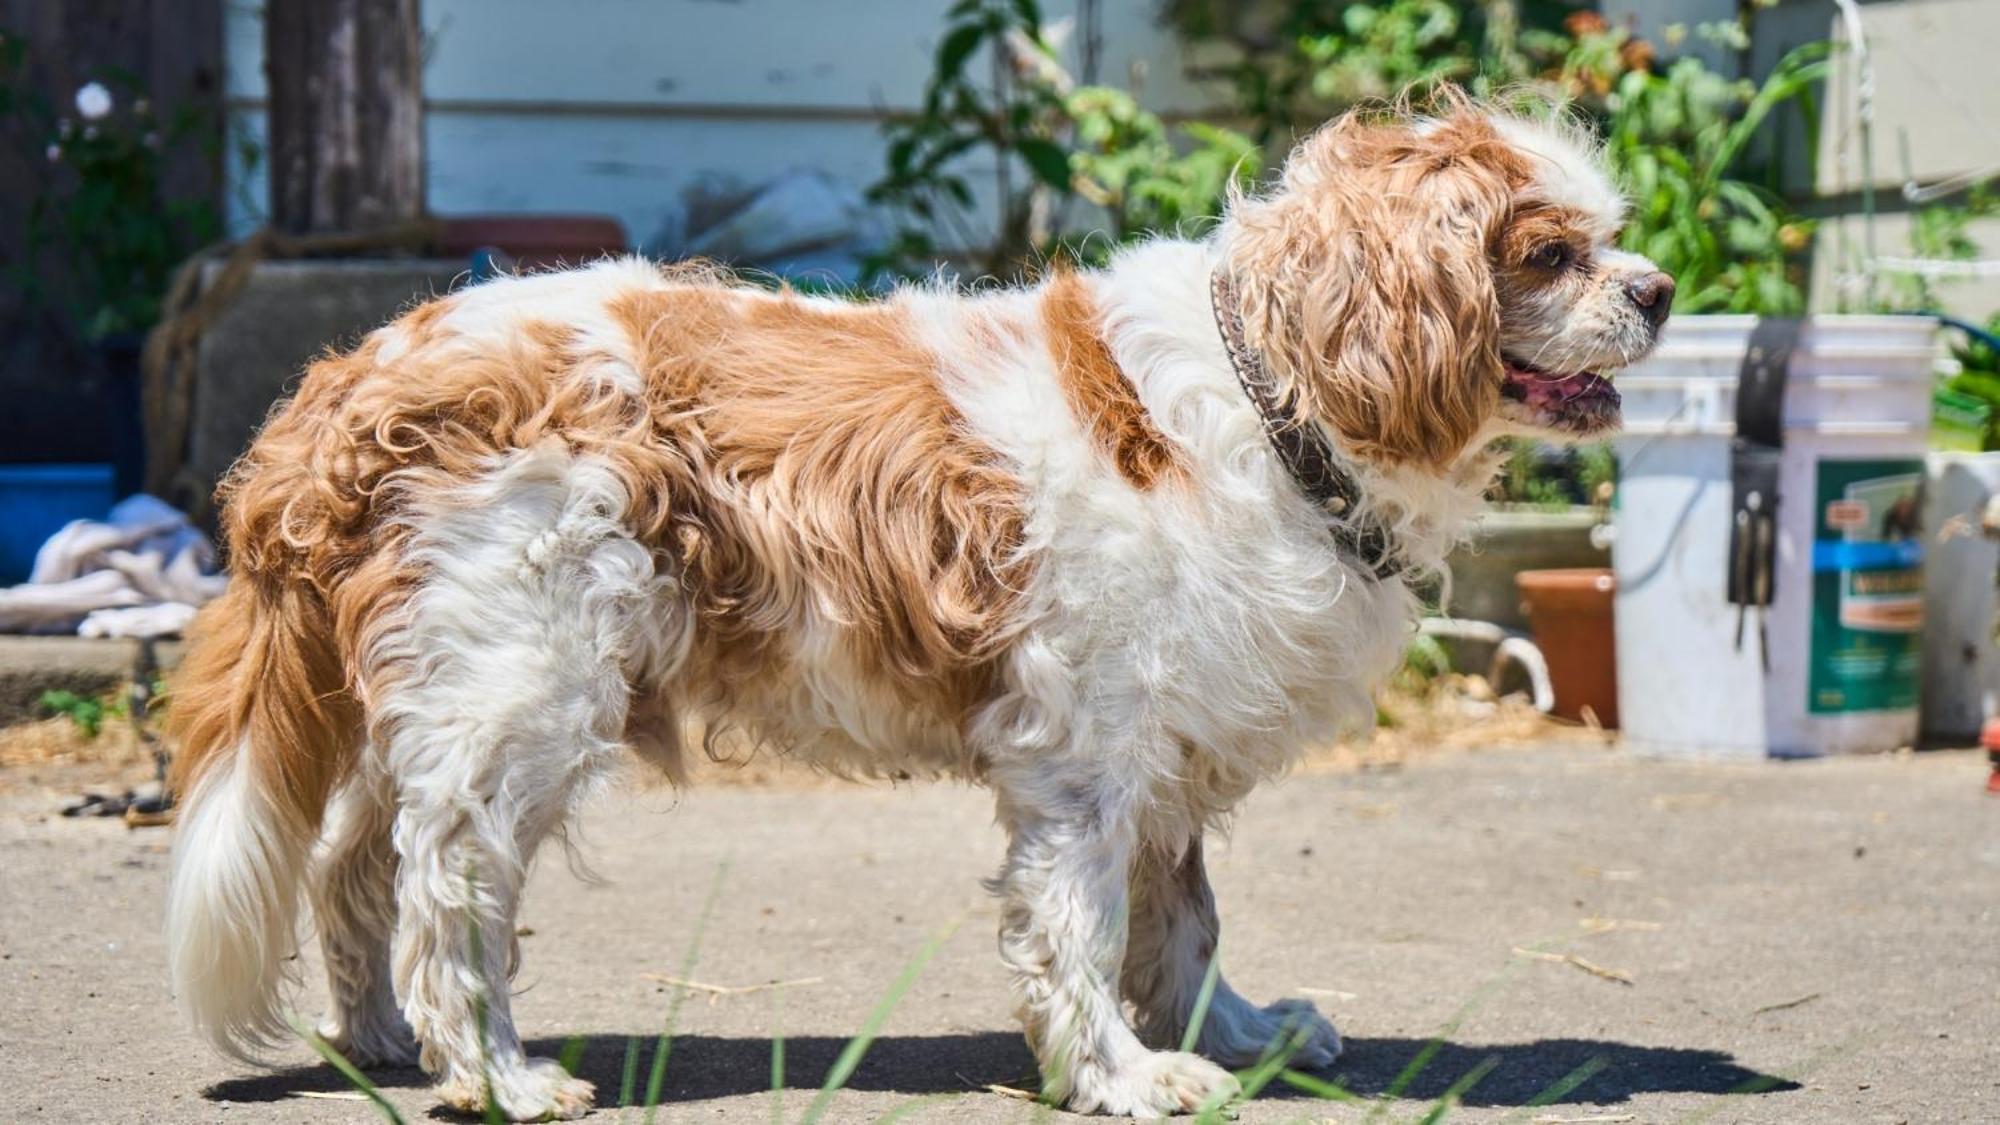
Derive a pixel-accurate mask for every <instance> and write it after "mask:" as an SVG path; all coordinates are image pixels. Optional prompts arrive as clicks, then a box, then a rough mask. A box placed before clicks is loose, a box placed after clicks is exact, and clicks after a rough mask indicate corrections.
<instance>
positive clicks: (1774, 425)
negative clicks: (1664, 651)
mask: <svg viewBox="0 0 2000 1125" xmlns="http://www.w3.org/2000/svg"><path fill="white" fill-rule="evenodd" d="M1803 323H1804V322H1803V321H1801V320H1798V319H1797V318H1793V317H1771V318H1768V319H1763V320H1759V321H1758V322H1757V326H1756V328H1754V329H1752V330H1751V332H1750V346H1749V347H1748V349H1746V350H1745V351H1744V353H1743V366H1742V367H1741V369H1740V370H1738V372H1737V376H1736V436H1735V438H1733V439H1732V440H1731V441H1730V443H1729V485H1730V496H1731V500H1730V525H1729V567H1728V594H1729V602H1730V604H1731V605H1734V606H1737V607H1738V610H1737V617H1736V647H1737V648H1738V649H1741V648H1742V647H1743V627H1744V621H1745V617H1746V616H1747V611H1748V610H1749V609H1750V608H1751V607H1753V606H1754V607H1756V608H1758V609H1762V608H1764V607H1766V606H1768V605H1770V604H1771V599H1772V598H1774V597H1776V596H1777V586H1778V582H1777V578H1778V568H1777V558H1778V478H1779V475H1780V473H1781V471H1782V463H1783V459H1784V447H1785V384H1786V382H1787V380H1788V378H1789V376H1790V374H1791V365H1792V353H1793V352H1794V351H1796V350H1797V348H1798V343H1799V329H1800V327H1801V325H1802V324H1803ZM1763 651H1764V659H1765V661H1766V663H1767V664H1768V662H1769V660H1770V650H1769V648H1768V646H1766V647H1764V650H1763Z"/></svg>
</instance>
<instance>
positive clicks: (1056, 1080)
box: [995, 779, 1237, 1117]
mask: <svg viewBox="0 0 2000 1125" xmlns="http://www.w3.org/2000/svg"><path fill="white" fill-rule="evenodd" d="M1036 780H1039V781H1040V782H1041V784H1040V785H1037V786H1034V788H1035V789H1036V790H1038V791H1037V792H1035V793H1033V794H1028V793H1025V792H1021V791H1015V792H1011V793H1010V792H1009V791H1008V787H1007V786H1006V785H1005V784H1004V782H1003V783H1002V786H1001V802H1000V803H1001V819H1002V821H1003V823H1005V825H1006V827H1007V829H1008V830H1009V832H1010V833H1011V835H1012V840H1011V842H1010V844H1009V846H1008V850H1007V865H1006V867H1005V869H1004V870H1002V871H1001V873H1000V877H999V879H998V880H996V881H995V882H996V889H997V890H998V891H999V893H1000V895H1001V897H1002V899H1003V900H1004V901H1003V905H1002V910H1001V924H1000V926H1001V928H1000V955H1001V957H1002V959H1004V960H1005V961H1006V963H1007V966H1008V968H1009V969H1011V970H1012V971H1013V976H1014V988H1015V992H1016V993H1017V995H1018V996H1019V998H1020V1001H1021V1018H1022V1022H1023V1023H1024V1024H1025V1026H1026V1029H1027V1033H1028V1045H1029V1047H1030V1048H1031V1049H1032V1050H1033V1051H1034V1052H1035V1059H1036V1061H1037V1062H1038V1063H1039V1064H1040V1065H1041V1070H1042V1087H1043V1090H1044V1092H1045V1093H1046V1094H1047V1095H1048V1096H1049V1097H1050V1099H1051V1100H1053V1101H1056V1102H1058V1103H1061V1104H1066V1105H1067V1106H1068V1107H1069V1108H1070V1109H1073V1110H1076V1111H1078V1112H1085V1113H1089V1112H1096V1113H1112V1114H1126V1115H1130V1116H1134V1117H1159V1116H1162V1115H1165V1114H1171V1113H1186V1112H1190V1111H1193V1110H1195V1109H1198V1108H1200V1107H1201V1106H1202V1105H1203V1104H1204V1103H1205V1102H1210V1101H1213V1102H1217V1103H1219V1102H1221V1101H1222V1100H1223V1099H1224V1098H1226V1097H1227V1096H1229V1095H1230V1094H1232V1093H1234V1092H1235V1090H1236V1087H1237V1082H1236V1079H1235V1077H1234V1076H1233V1075H1231V1074H1230V1073H1229V1072H1228V1071H1226V1070H1223V1069H1222V1068H1221V1067H1219V1066H1216V1065H1215V1064H1214V1063H1212V1062H1209V1061H1208V1060H1206V1059H1203V1058H1200V1057H1199V1056H1196V1055H1191V1054H1181V1053H1177V1052H1154V1051H1150V1050H1148V1049H1147V1048H1146V1047H1145V1045H1144V1044H1142V1043H1141V1042H1140V1041H1139V1038H1138V1036H1137V1035H1135V1034H1133V1032H1132V1029H1131V1027H1130V1026H1128V1025H1127V1024H1126V1022H1125V1015H1124V1012H1123V1011H1122V1009H1121V1004H1120V1001H1119V994H1118V971H1119V966H1120V963H1121V962H1122V961H1123V959H1124V956H1125V933H1126V906H1127V885H1128V878H1129V869H1130V865H1131V862H1132V859H1133V856H1134V852H1135V849H1134V840H1135V837H1136V824H1135V816H1134V810H1132V809H1130V808H1125V807H1115V806H1116V804H1117V801H1116V798H1113V797H1110V796H1108V795H1107V794H1103V793H1099V792H1095V791H1093V790H1094V789H1095V787H1090V786H1083V787H1075V786H1064V787H1063V791H1062V795H1060V796H1058V795H1056V794H1052V793H1050V792H1049V791H1048V790H1049V789H1051V788H1054V787H1052V786H1050V785H1049V784H1048V781H1047V779H1036ZM1024 784H1031V783H1024ZM1052 806H1053V807H1052Z"/></svg>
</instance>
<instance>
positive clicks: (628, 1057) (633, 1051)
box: [618, 1035, 639, 1109]
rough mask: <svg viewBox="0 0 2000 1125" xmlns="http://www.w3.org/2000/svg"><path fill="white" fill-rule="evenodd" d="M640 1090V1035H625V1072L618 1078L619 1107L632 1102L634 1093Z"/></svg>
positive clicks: (621, 1107)
mask: <svg viewBox="0 0 2000 1125" xmlns="http://www.w3.org/2000/svg"><path fill="white" fill-rule="evenodd" d="M638 1091H639V1037H638V1036H636V1035H628V1036H626V1037H625V1073H624V1074H623V1075H621V1076H620V1077H619V1079H618V1107H619V1108H620V1109H623V1108H625V1107H626V1106H628V1105H631V1104H632V1095H633V1094H635V1093H637V1092H638Z"/></svg>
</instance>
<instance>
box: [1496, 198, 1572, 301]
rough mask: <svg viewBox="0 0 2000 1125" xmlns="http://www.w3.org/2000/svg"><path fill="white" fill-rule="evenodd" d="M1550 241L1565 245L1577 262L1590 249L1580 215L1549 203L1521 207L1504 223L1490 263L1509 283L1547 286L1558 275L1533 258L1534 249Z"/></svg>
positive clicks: (1557, 277)
mask: <svg viewBox="0 0 2000 1125" xmlns="http://www.w3.org/2000/svg"><path fill="white" fill-rule="evenodd" d="M1551 242H1560V243H1563V244H1564V245H1567V246H1568V247H1569V248H1570V250H1571V252H1572V253H1574V254H1575V255H1577V260H1578V261H1581V260H1582V256H1583V254H1584V253H1585V252H1586V251H1588V250H1589V247H1590V236H1589V231H1588V225H1587V223H1586V221H1585V219H1584V218H1583V216H1580V215H1578V214H1577V213H1576V212H1575V211H1573V210H1571V209H1570V208H1567V207H1558V206H1554V205H1552V204H1537V205H1533V206H1529V207H1523V208H1522V209H1520V210H1519V211H1516V212H1515V213H1514V214H1513V216H1512V217H1511V218H1509V219H1508V220H1507V226H1506V228H1505V229H1504V230H1503V231H1502V232H1501V235H1500V245H1499V248H1498V250H1497V251H1496V252H1495V254H1494V260H1495V261H1496V262H1497V263H1498V265H1499V268H1500V271H1501V273H1502V274H1503V275H1505V276H1506V277H1507V279H1508V280H1510V281H1512V282H1515V283H1517V284H1524V285H1548V284H1550V283H1552V282H1554V281H1557V280H1559V279H1560V278H1561V273H1560V272H1559V271H1551V270H1548V269H1544V268H1542V267H1540V266H1537V265H1536V264H1535V263H1534V261H1533V258H1534V256H1535V253H1536V252H1537V251H1538V250H1540V249H1541V248H1542V247H1543V246H1546V245H1548V244H1549V243H1551Z"/></svg>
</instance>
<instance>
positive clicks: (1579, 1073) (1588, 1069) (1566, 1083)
mask: <svg viewBox="0 0 2000 1125" xmlns="http://www.w3.org/2000/svg"><path fill="white" fill-rule="evenodd" d="M1610 1065H1611V1061H1610V1060H1609V1059H1606V1058H1605V1057H1604V1056H1603V1055H1596V1056H1593V1057H1591V1058H1588V1059H1585V1060H1584V1062H1583V1065H1582V1066H1579V1067H1577V1068H1576V1069H1575V1070H1572V1071H1570V1072H1569V1073H1568V1074H1565V1075H1563V1076H1562V1077H1561V1078H1558V1079H1556V1080H1555V1081H1554V1082H1551V1083H1550V1084H1549V1085H1548V1087H1547V1088H1546V1089H1544V1090H1543V1091H1542V1092H1541V1093H1539V1094H1536V1095H1535V1096H1534V1097H1532V1098H1529V1099H1528V1100H1527V1101H1526V1102H1524V1103H1522V1105H1521V1108H1520V1109H1517V1110H1515V1111H1514V1112H1512V1113H1510V1114H1508V1115H1507V1116H1506V1117H1503V1118H1501V1121H1502V1122H1503V1125H1504V1123H1505V1122H1509V1121H1520V1120H1523V1119H1524V1118H1526V1117H1527V1116H1528V1114H1530V1113H1532V1112H1534V1111H1535V1110H1538V1109H1540V1108H1542V1107H1543V1106H1548V1105H1554V1104H1555V1103H1556V1100H1557V1099H1558V1098H1562V1097H1564V1096H1566V1095H1567V1094H1568V1093H1569V1092H1570V1091H1571V1090H1574V1089H1576V1088H1577V1087H1578V1086H1581V1085H1583V1084H1584V1083H1585V1082H1588V1081H1590V1079H1591V1077H1592V1076H1593V1075H1595V1074H1596V1073H1597V1072H1598V1071H1600V1070H1603V1069H1604V1068H1605V1067H1607V1066H1610Z"/></svg>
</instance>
